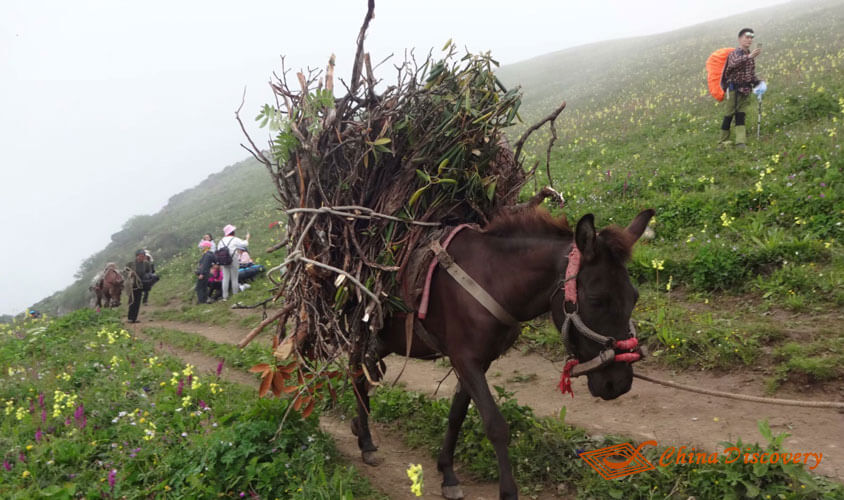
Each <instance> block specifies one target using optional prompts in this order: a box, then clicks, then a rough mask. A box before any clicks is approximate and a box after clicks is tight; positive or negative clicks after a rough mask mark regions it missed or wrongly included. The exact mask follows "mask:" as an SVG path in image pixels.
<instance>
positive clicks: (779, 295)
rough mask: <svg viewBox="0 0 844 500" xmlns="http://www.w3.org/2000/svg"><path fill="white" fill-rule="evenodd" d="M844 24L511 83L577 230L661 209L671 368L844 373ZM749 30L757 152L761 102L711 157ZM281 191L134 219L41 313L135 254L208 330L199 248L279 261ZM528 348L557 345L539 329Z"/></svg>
mask: <svg viewBox="0 0 844 500" xmlns="http://www.w3.org/2000/svg"><path fill="white" fill-rule="evenodd" d="M842 25H844V2H841V1H836V2H831V1H818V2H800V3H799V4H797V3H795V4H787V5H783V6H779V7H774V8H769V9H764V10H760V11H756V12H752V13H747V14H743V15H740V16H735V17H732V18H728V19H724V20H721V21H718V22H711V23H706V24H702V25H699V26H695V27H691V28H687V29H683V30H678V31H675V32H671V33H666V34H661V35H656V36H650V37H643V38H638V39H631V40H621V41H612V42H604V43H599V44H593V45H589V46H584V47H578V48H574V49H569V50H566V51H562V52H557V53H553V54H548V55H546V56H542V57H539V58H535V59H531V60H529V61H525V62H523V63H519V64H514V65H511V66H507V67H504V68H501V70H500V77H501V79H502V80H503V81H504V82H505V83H506V84H508V85H515V84H518V83H520V84H522V85H523V88H524V94H525V98H524V105H523V106H522V109H521V114H522V116H523V118H524V119H525V122H526V123H528V124H529V123H533V122H534V121H535V120H536V119H537V118H539V117H541V116H544V115H545V114H546V113H547V112H549V111H550V110H551V109H553V108H555V107H556V106H557V104H558V103H559V102H560V101H561V100H564V99H565V100H566V101H567V102H568V107H567V109H566V110H565V111H564V112H563V114H562V115H561V117H560V119H559V120H558V121H559V123H558V131H559V140H558V141H557V143H556V146H555V148H554V150H553V151H552V155H551V166H550V171H551V174H552V177H553V180H554V185H555V186H556V187H557V188H558V189H561V190H562V191H563V193H564V194H565V197H566V199H567V200H568V204H567V206H566V208H565V211H566V213H567V215H568V216H569V218H570V220H576V218H578V217H580V216H581V215H583V214H584V213H587V212H593V213H595V214H596V217H597V222H598V223H599V224H608V223H612V222H616V221H617V222H619V223H626V222H627V221H629V220H630V219H631V217H632V216H633V215H634V214H635V213H636V212H638V211H639V210H640V209H642V208H645V207H653V208H655V209H656V211H657V216H656V219H655V222H654V224H653V227H654V230H655V232H656V238H655V239H654V240H653V241H651V242H649V243H647V244H642V245H639V246H638V248H637V251H636V253H635V255H634V258H633V262H632V265H631V272H632V274H633V275H634V277H635V278H636V279H637V280H638V281H639V283H640V285H641V289H642V291H643V299H642V300H641V302H640V307H639V309H638V310H637V313H636V314H637V320H638V321H639V322H640V325H641V330H642V334H643V336H644V337H645V339H646V340H647V341H648V342H649V343H650V344H651V346H652V347H654V348H655V350H656V354H657V355H658V356H661V357H662V358H661V359H664V360H665V361H666V362H668V363H672V364H678V365H681V366H686V365H696V366H702V367H710V368H711V367H718V368H727V367H734V366H744V365H748V366H754V365H758V364H760V363H762V364H764V365H766V366H768V367H769V368H768V370H769V373H768V375H770V377H771V381H772V387H774V386H776V385H777V384H778V383H779V382H781V381H783V380H787V379H789V378H791V377H794V376H796V377H798V378H801V377H802V378H808V379H810V380H835V379H836V377H840V376H842V375H844V368H842V367H843V366H844V334H842V333H841V331H842V330H841V328H840V326H841V323H842V321H844V318H842V317H840V310H841V305H842V304H844V286H842V284H844V251H842V246H841V238H842V231H844V226H842V216H843V215H844V201H842V197H844V183H842V180H844V159H842V155H841V151H840V142H839V132H840V130H839V129H840V120H841V119H842V111H844V78H842V70H841V68H842V64H844V34H842V31H841V30H840V29H839V28H840V26H842ZM743 26H752V27H753V28H754V29H755V30H756V33H757V43H759V42H761V43H762V44H763V50H764V52H763V54H762V55H761V56H760V57H759V59H758V60H757V69H758V72H759V74H760V75H761V76H762V77H763V78H765V79H766V80H767V81H768V84H769V91H768V93H767V94H766V95H765V98H764V102H763V114H762V129H761V130H762V134H761V138H760V139H758V140H757V139H756V137H755V135H756V134H755V130H756V123H757V112H756V103H755V102H754V103H753V105H752V107H751V112H750V113H749V114H748V132H749V134H748V135H749V136H750V147H749V148H748V149H746V150H742V151H738V150H732V149H728V150H723V151H721V150H716V149H715V147H714V146H715V143H716V141H717V137H718V128H719V125H720V122H721V116H722V113H721V111H720V110H719V108H718V107H717V106H716V103H715V101H714V100H713V99H712V98H711V97H710V96H709V95H708V93H707V92H706V89H705V75H704V70H703V64H704V61H705V59H706V57H707V55H708V54H709V53H710V52H712V51H713V50H715V49H717V48H719V47H723V46H729V45H732V44H734V43H735V39H736V34H737V32H738V30H739V29H740V28H741V27H743ZM519 132H520V130H513V135H514V136H516V135H518V133H519ZM546 135H547V133H546ZM546 139H547V137H543V135H542V134H535V136H534V137H533V138H532V139H531V141H530V146H531V149H530V151H529V153H528V154H532V155H534V158H536V159H541V160H544V150H545V145H546ZM529 161H530V162H531V163H532V159H531V160H529ZM537 177H538V179H537V185H543V184H545V183H546V182H547V181H546V179H545V175H544V168H542V169H540V175H538V176H537ZM532 189H534V186H529V189H527V190H526V191H531V190H532ZM273 191H274V189H273V186H272V184H271V181H270V179H269V176H268V175H267V173H266V172H265V171H263V170H262V168H261V167H260V166H258V165H257V164H256V163H254V162H253V161H251V160H250V161H245V162H243V163H241V164H237V165H233V166H231V167H228V168H227V169H225V170H223V171H222V172H220V173H219V174H215V175H213V176H211V177H209V178H208V179H207V180H206V181H204V182H203V183H201V184H200V185H198V186H197V187H196V188H194V189H191V190H188V191H185V192H184V193H181V194H179V195H176V196H174V197H173V198H172V199H171V200H170V201H169V203H168V204H167V206H166V207H165V208H164V209H162V210H161V212H159V213H157V214H155V215H150V216H138V217H135V218H133V219H131V220H130V221H128V222H127V223H126V225H125V227H124V229H123V230H122V231H120V232H119V233H116V234H115V235H114V236H113V237H112V240H113V241H112V243H111V244H110V245H109V246H108V247H106V248H105V249H104V250H103V251H101V252H99V253H97V254H96V255H94V256H92V257H91V258H90V259H88V261H86V262H85V264H83V266H82V268H81V269H80V271H79V274H78V276H79V278H80V279H79V281H77V282H76V283H74V284H73V285H72V286H71V287H69V288H68V289H67V290H64V291H62V292H59V293H57V294H56V295H54V296H52V297H49V298H47V299H45V300H44V301H42V302H41V303H39V304H37V305H36V307H38V308H40V309H43V310H46V311H48V312H54V313H55V312H64V311H68V310H70V309H73V308H76V307H81V306H83V305H85V303H86V301H87V299H86V295H87V286H88V283H89V281H90V276H92V275H93V274H94V272H95V271H97V270H98V269H100V268H101V267H102V265H103V264H104V263H105V262H106V261H109V260H116V261H117V262H121V263H122V262H126V261H127V260H129V259H130V258H131V256H132V252H133V251H134V249H136V248H138V247H141V246H143V247H147V248H149V249H150V250H152V251H153V253H154V254H155V256H156V258H157V260H158V263H159V269H160V270H161V274H162V276H163V279H162V281H161V283H160V284H159V285H157V287H156V291H155V292H154V294H153V300H154V301H159V303H161V304H163V303H166V302H171V301H174V300H176V301H179V302H182V303H184V304H185V305H184V306H183V311H182V313H183V314H185V315H188V316H197V317H198V316H201V314H200V312H199V311H194V310H192V309H191V306H190V305H188V304H189V302H190V300H191V298H192V291H191V287H192V282H193V275H192V270H193V267H194V265H195V260H196V258H197V255H196V248H195V245H196V242H197V240H198V239H199V237H200V235H201V234H202V233H205V232H212V233H215V234H219V231H220V228H221V227H222V225H224V224H226V223H229V222H231V223H233V224H236V225H237V226H238V227H239V228H240V229H241V232H240V234H243V233H244V232H245V231H246V230H251V232H252V235H253V245H252V247H253V249H257V250H258V251H254V250H253V252H252V253H253V257H258V258H259V259H263V262H262V263H264V264H270V265H271V264H273V263H278V262H279V261H280V259H281V256H280V253H279V254H276V255H274V256H270V257H269V258H267V257H266V256H265V255H264V254H263V252H262V251H261V250H262V249H263V248H265V247H267V246H269V245H270V244H271V242H273V241H277V239H278V237H279V235H278V234H277V232H276V230H275V229H272V230H271V229H268V225H269V223H270V222H272V221H275V220H277V219H279V218H280V217H279V214H278V212H277V210H276V209H277V203H276V202H275V201H274V200H273V198H272V194H273ZM524 194H525V195H528V194H530V193H529V192H526V193H524ZM268 288H269V285H268V284H267V283H266V282H262V283H260V284H258V285H257V286H256V287H254V288H253V290H250V291H249V292H248V294H247V295H245V296H244V299H245V300H248V299H259V298H263V297H262V294H264V293H265V292H266V290H267V289H268ZM202 314H204V313H202ZM783 318H788V321H784V320H783ZM209 320H214V321H222V322H225V321H228V319H227V318H226V316H225V315H223V314H221V315H217V316H214V315H212V318H209ZM532 335H533V336H534V340H535V341H536V342H538V343H541V344H543V345H549V344H553V343H554V342H557V341H556V340H555V339H556V336H557V335H556V333H554V332H553V331H552V330H549V329H547V328H543V327H540V328H539V329H538V330H537V331H535V332H533V333H532Z"/></svg>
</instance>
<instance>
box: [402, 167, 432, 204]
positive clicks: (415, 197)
mask: <svg viewBox="0 0 844 500" xmlns="http://www.w3.org/2000/svg"><path fill="white" fill-rule="evenodd" d="M417 172H418V170H417ZM429 187H430V184H428V185H427V186H423V187H421V188H419V189H417V190H416V192H415V193H413V195H412V196H411V197H410V201H408V202H407V204H408V205H410V206H411V207H412V206H413V204H414V203H416V200H418V199H419V197H420V196H422V193H424V192H425V190H426V189H428V188H429Z"/></svg>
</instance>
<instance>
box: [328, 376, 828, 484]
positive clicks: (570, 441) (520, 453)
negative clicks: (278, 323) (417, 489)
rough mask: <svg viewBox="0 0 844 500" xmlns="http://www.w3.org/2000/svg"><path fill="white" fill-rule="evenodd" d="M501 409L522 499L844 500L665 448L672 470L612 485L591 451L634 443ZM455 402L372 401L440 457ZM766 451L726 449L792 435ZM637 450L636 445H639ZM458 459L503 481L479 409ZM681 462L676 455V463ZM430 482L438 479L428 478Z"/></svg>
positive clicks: (792, 477)
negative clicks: (543, 495) (589, 457)
mask: <svg viewBox="0 0 844 500" xmlns="http://www.w3.org/2000/svg"><path fill="white" fill-rule="evenodd" d="M496 391H497V399H498V405H499V408H500V410H501V412H502V414H503V415H504V418H505V419H506V420H507V422H508V423H509V425H510V445H509V452H510V459H511V462H512V464H513V472H514V475H515V476H516V480H517V482H518V483H519V485H520V487H521V490H522V491H521V493H522V495H525V496H530V495H531V494H535V493H537V492H540V491H543V490H546V489H548V488H552V487H556V486H557V485H559V484H565V485H567V487H568V489H569V490H572V489H573V490H575V491H576V492H577V496H578V497H579V498H666V497H672V495H674V497H676V498H687V497H690V496H695V497H697V498H719V499H723V498H734V499H738V498H792V499H798V498H799V499H810V498H816V499H820V498H823V499H833V498H838V499H841V498H844V486H842V485H841V484H838V483H833V482H830V481H828V480H826V479H824V478H822V477H819V476H815V475H813V474H811V473H810V472H809V471H807V470H806V468H804V467H803V466H801V465H794V464H785V465H784V464H781V463H778V464H773V465H768V464H758V463H745V461H744V460H742V459H740V460H736V461H734V462H732V463H726V462H727V461H728V460H727V456H728V455H724V454H719V455H718V459H717V461H716V462H715V463H702V464H698V463H695V464H689V463H677V461H676V460H672V459H671V458H670V456H669V455H663V454H664V453H667V452H666V448H665V447H645V448H643V453H644V455H645V456H646V458H647V459H648V460H649V461H650V462H651V463H654V464H655V465H656V464H659V463H660V457H663V456H665V457H667V458H664V459H663V463H664V464H666V465H665V466H662V465H658V466H657V468H656V470H654V471H647V472H643V473H640V474H635V475H632V476H628V477H626V478H624V479H621V480H613V481H607V480H605V479H603V478H602V477H600V476H598V474H596V473H595V472H594V471H593V470H592V469H591V468H589V467H588V466H587V464H586V463H585V462H584V461H583V460H581V459H580V458H579V454H580V453H581V452H583V451H589V450H593V449H597V448H601V447H605V446H610V445H614V444H619V443H623V442H626V441H627V442H629V441H631V440H630V439H626V438H624V437H622V436H604V437H590V436H588V435H586V433H585V432H584V431H582V430H580V429H577V428H574V427H572V426H570V425H567V424H566V423H565V408H563V412H562V413H561V415H560V416H559V417H545V418H538V417H536V416H535V415H534V414H533V412H532V410H531V409H530V408H529V407H526V406H521V405H519V404H518V403H517V402H516V401H515V399H513V394H512V393H508V392H507V391H505V390H504V389H502V388H498V387H496ZM340 401H341V408H342V409H343V410H344V411H345V412H347V414H349V415H351V414H353V413H352V412H353V411H354V408H355V399H354V395H353V393H352V391H346V392H345V393H344V395H343V397H342V398H341V400H340ZM450 404H451V402H450V400H448V399H444V398H442V399H436V400H432V399H429V398H428V397H426V396H424V395H422V394H417V393H411V392H406V391H403V390H401V389H398V388H385V387H381V388H378V389H377V390H376V391H375V392H374V394H373V395H372V419H373V420H375V421H378V422H384V423H388V424H389V425H391V426H393V427H394V428H396V429H398V430H399V431H400V433H401V435H402V436H403V438H404V440H405V442H406V443H407V444H408V445H410V446H413V447H417V448H422V449H426V450H428V452H429V453H430V454H431V456H432V457H435V456H437V454H438V453H439V447H440V446H441V444H442V439H443V435H444V433H445V430H446V425H447V421H448V411H449V407H450ZM759 430H760V432H761V433H762V435H763V436H764V437H765V438H766V439H767V441H768V443H767V444H765V445H761V446H760V445H759V444H750V443H743V442H742V441H741V440H738V441H736V442H725V443H722V445H723V446H724V449H729V448H731V447H737V448H738V449H740V450H742V451H746V452H747V453H750V454H751V455H752V454H753V453H765V452H767V453H770V452H772V451H780V450H781V446H782V442H783V441H784V440H785V438H786V437H787V434H779V435H776V436H774V435H773V434H772V433H771V430H770V427H769V426H768V424H767V422H764V421H762V422H759ZM634 446H636V444H635V443H634ZM455 457H456V459H457V460H458V462H459V463H460V464H461V470H463V471H464V472H463V474H467V473H468V474H469V475H471V476H473V477H476V478H479V479H483V480H495V479H496V478H497V477H498V464H497V461H496V458H495V453H494V451H493V449H492V445H491V444H490V443H489V441H488V440H487V438H486V435H485V433H484V428H483V424H482V422H481V420H480V417H479V415H478V412H477V409H476V408H475V407H474V406H472V407H471V408H470V409H469V412H468V414H467V416H466V420H465V422H464V424H463V427H462V430H461V433H460V436H459V438H458V443H457V448H456V452H455ZM674 458H676V455H675V456H674ZM428 477H430V476H428Z"/></svg>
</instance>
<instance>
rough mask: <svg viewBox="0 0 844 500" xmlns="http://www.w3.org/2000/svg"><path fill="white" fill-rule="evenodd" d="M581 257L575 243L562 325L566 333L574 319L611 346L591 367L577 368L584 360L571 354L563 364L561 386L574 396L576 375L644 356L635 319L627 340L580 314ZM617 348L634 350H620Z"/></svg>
mask: <svg viewBox="0 0 844 500" xmlns="http://www.w3.org/2000/svg"><path fill="white" fill-rule="evenodd" d="M580 259H581V253H580V250H578V249H577V245H574V244H573V245H572V246H571V250H570V251H569V261H568V265H567V266H566V274H565V284H564V290H565V299H564V303H563V314H564V315H565V316H566V319H565V321H564V322H563V326H562V327H561V328H560V332H561V333H562V334H563V335H566V334H567V332H568V329H569V328H570V326H571V323H574V324H575V326H576V327H577V329H578V331H580V332H581V333H582V334H583V335H584V336H586V338H588V339H590V340H593V341H595V342H598V343H599V344H602V345H604V346H607V349H605V350H603V351H601V353H599V354H598V356H596V357H595V358H594V359H591V360H589V361H588V362H586V363H585V364H584V365H588V367H585V368H584V369H578V368H580V367H577V368H575V367H576V366H577V365H578V364H580V361H578V360H577V359H576V358H571V359H569V360H568V361H567V362H566V365H565V367H564V368H563V373H562V375H561V376H560V384H559V387H560V392H562V393H563V394H566V393H569V394H571V397H574V392H573V391H572V389H571V377H572V376H574V377H578V376H580V375H585V374H587V373H589V372H590V371H594V370H597V369H599V368H603V367H604V366H606V365H608V364H610V363H612V362H616V363H633V362H635V361H639V359H641V358H642V355H641V353H640V352H639V351H638V347H639V339H637V338H636V329H635V328H634V327H633V322H632V321H631V322H630V334H631V337H630V338H628V339H625V340H616V339H613V338H611V337H607V336H604V335H601V334H599V333H597V332H595V331H593V330H592V329H590V328H589V327H587V326H586V325H585V324H584V323H583V321H582V320H581V319H580V315H579V314H578V311H577V273H578V272H579V271H580ZM565 303H571V304H573V305H574V306H575V307H574V312H572V313H569V312H568V310H567V309H566V307H565ZM615 351H633V352H622V353H616V352H615Z"/></svg>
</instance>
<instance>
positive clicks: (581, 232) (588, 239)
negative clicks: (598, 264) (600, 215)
mask: <svg viewBox="0 0 844 500" xmlns="http://www.w3.org/2000/svg"><path fill="white" fill-rule="evenodd" d="M574 242H575V244H576V245H577V249H578V250H580V253H581V254H582V255H583V258H584V259H585V260H589V259H591V258H592V257H594V256H595V216H594V215H592V214H586V215H584V216H583V217H581V218H580V220H579V221H577V228H576V229H575V231H574Z"/></svg>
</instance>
